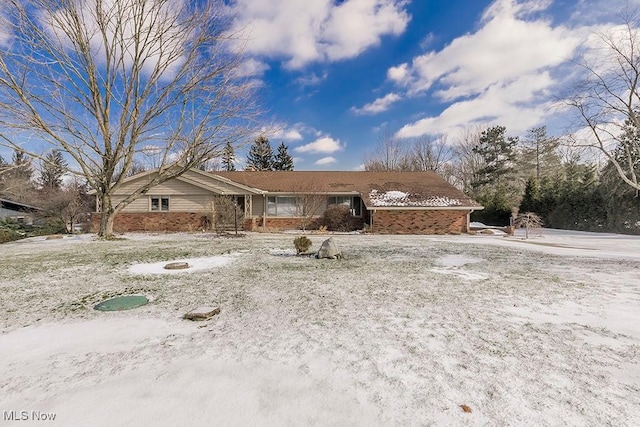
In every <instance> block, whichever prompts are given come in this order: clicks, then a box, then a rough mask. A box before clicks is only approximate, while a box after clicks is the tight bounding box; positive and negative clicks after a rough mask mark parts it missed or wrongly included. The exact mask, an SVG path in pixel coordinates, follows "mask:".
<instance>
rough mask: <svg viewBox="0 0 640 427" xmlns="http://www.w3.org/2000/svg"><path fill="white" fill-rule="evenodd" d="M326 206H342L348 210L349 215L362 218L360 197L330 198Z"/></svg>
mask: <svg viewBox="0 0 640 427" xmlns="http://www.w3.org/2000/svg"><path fill="white" fill-rule="evenodd" d="M327 205H343V206H346V207H348V208H349V210H350V211H351V215H353V216H362V206H361V205H362V199H361V198H360V196H331V197H329V198H328V199H327Z"/></svg>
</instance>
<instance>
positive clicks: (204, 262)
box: [128, 254, 237, 274]
mask: <svg viewBox="0 0 640 427" xmlns="http://www.w3.org/2000/svg"><path fill="white" fill-rule="evenodd" d="M236 255H237V254H236ZM232 260H233V258H232V256H214V257H204V258H185V259H177V260H171V262H186V263H187V264H189V268H186V269H178V270H168V269H166V268H164V267H165V265H167V264H168V263H169V262H168V261H160V262H152V263H146V264H134V265H132V266H131V267H129V270H128V271H129V273H131V274H184V273H193V272H196V271H200V270H208V269H212V268H216V267H221V266H223V265H226V264H228V263H230V262H231V261H232Z"/></svg>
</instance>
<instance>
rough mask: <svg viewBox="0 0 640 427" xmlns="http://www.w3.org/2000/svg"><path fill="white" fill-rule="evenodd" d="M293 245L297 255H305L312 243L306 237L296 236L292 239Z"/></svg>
mask: <svg viewBox="0 0 640 427" xmlns="http://www.w3.org/2000/svg"><path fill="white" fill-rule="evenodd" d="M293 245H294V246H295V247H296V252H297V253H298V254H301V253H305V252H307V251H308V250H309V248H311V245H312V242H311V239H309V238H308V237H307V236H298V237H296V238H295V239H294V241H293Z"/></svg>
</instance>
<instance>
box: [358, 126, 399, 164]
mask: <svg viewBox="0 0 640 427" xmlns="http://www.w3.org/2000/svg"><path fill="white" fill-rule="evenodd" d="M407 147H408V144H407V143H406V141H404V140H402V139H400V138H397V137H396V136H394V135H393V134H391V133H389V132H384V133H382V134H381V136H380V137H379V138H378V142H377V144H376V146H375V148H374V149H373V152H371V153H369V154H367V155H366V156H365V159H364V169H365V170H368V171H402V170H409V169H410V160H409V150H408V148H407Z"/></svg>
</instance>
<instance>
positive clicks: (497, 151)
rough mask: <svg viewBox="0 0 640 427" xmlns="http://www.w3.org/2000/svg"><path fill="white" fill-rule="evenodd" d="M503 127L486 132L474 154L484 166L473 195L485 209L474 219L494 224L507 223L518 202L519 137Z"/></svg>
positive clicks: (477, 176)
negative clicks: (517, 151) (506, 134)
mask: <svg viewBox="0 0 640 427" xmlns="http://www.w3.org/2000/svg"><path fill="white" fill-rule="evenodd" d="M505 132H506V128H505V127H504V126H494V127H492V128H489V129H487V130H485V131H483V132H482V133H481V134H480V137H479V138H478V143H477V144H476V145H475V146H474V147H473V153H474V154H477V155H479V156H480V157H481V161H482V165H483V166H482V167H481V168H480V169H478V170H477V171H476V173H475V175H474V178H473V181H472V182H471V190H472V194H471V195H472V196H473V197H474V198H475V199H476V200H477V201H478V202H479V203H480V204H482V205H483V206H484V207H485V208H484V210H481V211H476V212H474V213H473V214H472V220H474V221H483V222H486V223H488V224H492V225H507V224H509V218H510V217H511V210H512V207H515V206H517V205H518V202H519V199H520V191H519V190H518V188H517V187H516V185H515V184H516V179H515V177H516V169H515V162H514V160H515V147H516V144H517V143H518V138H515V137H508V138H507V137H506V136H505Z"/></svg>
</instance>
